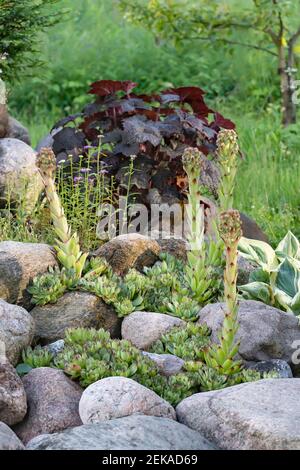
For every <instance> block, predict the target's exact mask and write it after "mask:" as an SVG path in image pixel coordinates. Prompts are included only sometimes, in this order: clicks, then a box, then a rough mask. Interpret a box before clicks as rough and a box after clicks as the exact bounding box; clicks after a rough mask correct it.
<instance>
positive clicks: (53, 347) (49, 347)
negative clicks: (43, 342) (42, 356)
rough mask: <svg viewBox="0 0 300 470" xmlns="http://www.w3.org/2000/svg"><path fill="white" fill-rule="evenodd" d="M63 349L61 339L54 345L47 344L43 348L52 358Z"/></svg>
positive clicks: (63, 344) (63, 345)
mask: <svg viewBox="0 0 300 470" xmlns="http://www.w3.org/2000/svg"><path fill="white" fill-rule="evenodd" d="M64 347H65V342H64V340H63V339H58V340H57V341H55V342H54V343H50V344H47V346H44V349H47V351H49V353H50V354H52V355H53V356H54V357H55V356H57V355H58V354H59V353H60V352H61V351H62V350H63V349H64Z"/></svg>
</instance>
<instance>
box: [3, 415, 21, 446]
mask: <svg viewBox="0 0 300 470" xmlns="http://www.w3.org/2000/svg"><path fill="white" fill-rule="evenodd" d="M24 449H25V447H24V445H23V444H22V442H21V441H20V439H19V438H18V437H17V436H16V435H15V433H14V432H13V431H12V430H11V429H10V428H9V427H8V426H7V425H6V424H5V423H1V422H0V450H24Z"/></svg>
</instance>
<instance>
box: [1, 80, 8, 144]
mask: <svg viewBox="0 0 300 470" xmlns="http://www.w3.org/2000/svg"><path fill="white" fill-rule="evenodd" d="M7 132H8V112H7V106H6V89H5V83H4V82H3V80H1V78H0V138H2V137H5V136H6V134H7Z"/></svg>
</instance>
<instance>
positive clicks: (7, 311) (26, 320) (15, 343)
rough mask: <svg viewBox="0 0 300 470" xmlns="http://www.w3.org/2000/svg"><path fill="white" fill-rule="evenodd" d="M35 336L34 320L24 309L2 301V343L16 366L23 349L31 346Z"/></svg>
mask: <svg viewBox="0 0 300 470" xmlns="http://www.w3.org/2000/svg"><path fill="white" fill-rule="evenodd" d="M33 335H34V320H33V318H32V316H31V315H30V313H28V312H27V310H25V309H24V308H22V307H18V306H17V305H12V304H8V303H7V302H5V300H1V299H0V342H1V341H2V342H3V344H4V348H5V351H3V353H4V354H5V355H6V357H7V359H8V360H9V361H10V362H11V364H13V365H16V364H17V363H18V360H19V358H20V354H21V352H22V350H23V349H25V348H26V347H27V346H29V345H30V344H31V342H32V340H33Z"/></svg>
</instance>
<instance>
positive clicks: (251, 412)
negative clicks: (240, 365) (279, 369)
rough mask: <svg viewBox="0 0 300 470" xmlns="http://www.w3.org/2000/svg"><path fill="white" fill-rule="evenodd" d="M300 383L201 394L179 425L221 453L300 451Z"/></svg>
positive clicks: (186, 405)
mask: <svg viewBox="0 0 300 470" xmlns="http://www.w3.org/2000/svg"><path fill="white" fill-rule="evenodd" d="M299 393H300V379H267V380H259V381H258V382H250V383H245V384H241V385H236V386H234V387H229V388H226V389H223V390H215V391H212V392H205V393H197V394H196V395H192V396H191V397H189V398H186V399H185V400H183V401H182V402H181V403H179V405H178V406H177V409H176V411H177V418H178V420H179V421H180V422H181V423H183V424H185V425H186V426H189V427H190V428H192V429H194V430H196V431H198V432H199V433H201V434H202V435H203V436H205V437H206V439H208V440H210V441H212V442H213V443H214V444H215V445H216V446H218V447H220V448H221V449H232V450H281V449H282V450H283V449H284V450H287V449H289V450H300V401H299Z"/></svg>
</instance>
